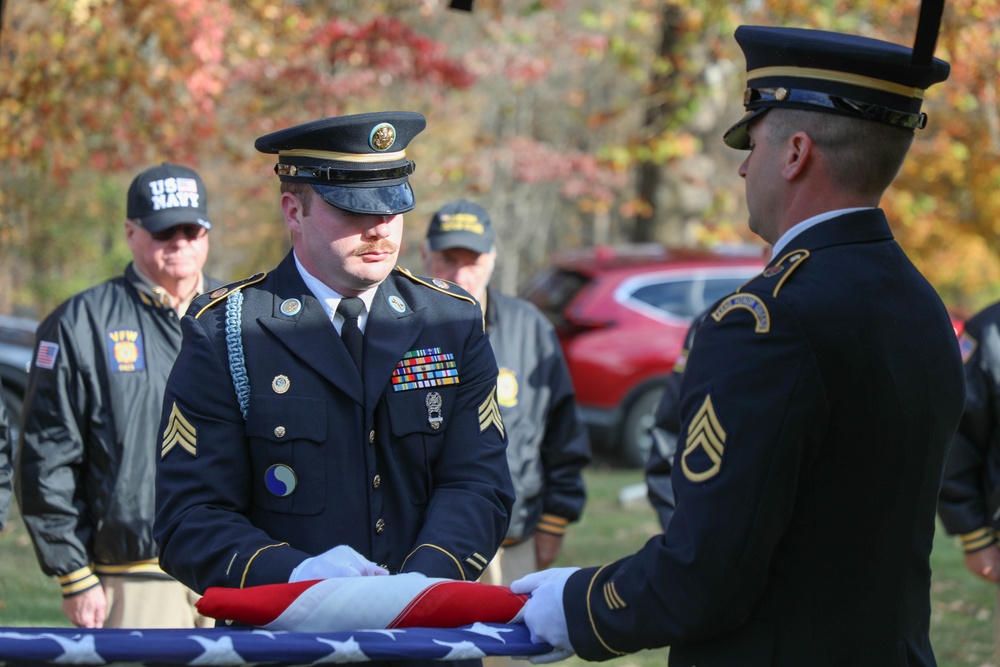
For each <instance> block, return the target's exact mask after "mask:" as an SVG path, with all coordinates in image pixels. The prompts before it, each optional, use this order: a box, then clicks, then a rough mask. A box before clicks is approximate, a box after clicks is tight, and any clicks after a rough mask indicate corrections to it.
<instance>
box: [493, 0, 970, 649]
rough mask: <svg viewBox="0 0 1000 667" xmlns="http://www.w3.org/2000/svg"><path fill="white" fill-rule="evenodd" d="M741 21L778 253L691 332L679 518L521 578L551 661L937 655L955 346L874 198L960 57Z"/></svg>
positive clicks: (957, 407) (735, 141)
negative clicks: (629, 547) (590, 561)
mask: <svg viewBox="0 0 1000 667" xmlns="http://www.w3.org/2000/svg"><path fill="white" fill-rule="evenodd" d="M922 14H924V12H922ZM924 20H926V15H925V17H924ZM924 27H927V26H926V24H924ZM933 28H934V30H933V31H927V32H930V34H931V35H934V36H936V34H937V25H936V23H935V24H934V26H933ZM927 32H925V31H918V34H920V35H923V36H926V34H927ZM736 40H737V42H738V43H739V44H740V46H741V47H742V49H743V52H744V54H745V55H746V59H747V70H748V74H747V78H748V89H747V91H746V94H745V96H744V104H745V106H746V108H747V113H746V114H745V115H744V117H743V118H742V119H741V120H740V121H739V122H737V123H736V124H735V125H734V126H733V127H732V128H730V130H729V131H728V132H727V134H726V136H725V141H726V143H727V144H728V145H729V146H731V147H733V148H737V149H744V150H746V149H749V151H750V152H749V155H748V156H747V158H746V160H745V161H744V162H743V164H742V165H741V166H740V168H739V174H740V175H741V176H742V177H743V178H744V180H745V182H746V190H747V192H746V195H747V207H748V209H749V227H750V229H751V231H753V232H754V233H756V234H757V235H758V236H760V237H761V238H763V239H764V241H766V242H768V243H771V244H773V245H774V259H773V260H772V261H771V262H770V263H769V264H768V266H767V267H766V268H765V269H764V271H763V272H762V273H761V274H760V276H758V277H757V278H755V279H753V280H751V281H750V282H749V283H747V284H746V285H744V286H743V287H741V288H740V289H739V290H738V291H737V292H736V293H734V294H733V295H731V296H729V297H726V298H724V299H722V300H721V301H720V302H719V303H718V304H717V305H716V306H715V307H714V308H713V309H712V312H711V313H710V314H709V316H708V317H706V318H705V320H704V322H703V323H702V325H701V327H700V329H699V330H698V334H697V336H696V337H695V341H694V345H693V346H692V348H691V352H690V355H689V357H688V361H687V367H686V369H685V371H684V382H683V384H682V386H681V397H680V440H679V442H678V443H677V450H678V455H677V457H676V459H675V462H676V464H677V465H676V467H675V470H674V474H673V475H672V477H671V481H672V483H673V487H674V494H675V497H676V508H675V510H674V515H673V518H672V519H671V520H670V526H669V529H668V530H667V532H666V533H664V534H662V535H658V536H656V537H653V538H652V539H651V540H650V541H649V542H647V543H646V545H645V546H644V547H643V548H642V549H640V550H639V551H638V552H637V553H636V554H634V555H632V556H628V557H626V558H623V559H621V560H619V561H617V562H614V563H609V564H607V565H604V566H602V567H588V568H583V569H577V568H550V569H549V570H545V571H543V572H539V573H535V574H531V575H528V576H527V577H525V578H524V579H521V580H518V581H515V582H514V583H513V584H512V585H511V589H512V590H513V591H514V592H516V593H530V594H531V598H530V599H529V600H528V601H527V603H526V605H525V607H524V619H525V622H526V624H527V626H528V628H529V630H530V631H531V635H532V637H533V639H535V640H536V641H543V642H547V643H549V644H551V645H552V646H553V647H555V650H556V653H554V654H550V655H549V658H553V657H560V656H564V655H567V654H569V653H571V652H574V651H575V652H576V653H578V654H579V655H580V656H581V657H582V658H584V659H588V660H603V659H608V658H611V657H614V656H618V655H623V654H626V653H631V652H634V651H638V650H640V649H644V648H654V647H660V646H666V645H669V646H670V657H669V662H670V664H671V665H677V666H680V665H685V666H686V665H701V666H707V665H732V666H734V667H735V666H737V665H738V666H740V667H756V666H763V665H768V666H776V665H788V666H799V665H810V666H814V667H827V666H829V667H833V666H837V667H841V666H843V665H854V666H864V667H867V666H871V667H875V666H877V667H889V666H899V667H903V666H907V667H913V666H914V665H922V666H928V665H934V664H936V662H935V658H934V652H933V650H932V648H931V644H930V638H929V629H930V584H931V571H930V565H929V558H930V552H931V546H932V543H933V537H934V521H935V506H936V502H937V495H938V489H939V486H940V482H941V473H942V469H943V465H944V457H945V453H946V451H947V447H948V443H949V442H950V441H951V438H952V436H953V434H954V432H955V428H956V427H957V425H958V421H959V418H960V416H961V412H962V406H963V403H964V395H965V391H964V384H963V379H962V365H961V358H960V355H959V351H958V345H957V343H956V337H955V333H954V330H953V329H952V326H951V322H950V319H949V317H948V313H947V311H946V310H945V307H944V304H942V303H941V299H940V298H939V297H938V295H937V293H936V292H935V291H934V288H933V287H932V286H931V285H930V284H929V283H928V282H927V280H926V279H924V277H923V276H922V275H921V274H920V273H919V272H918V271H917V269H916V268H915V267H914V266H913V264H912V263H911V262H910V261H909V259H908V258H907V257H906V255H905V253H904V252H903V250H902V249H901V248H900V247H899V245H898V244H897V243H896V241H895V240H894V239H893V236H892V232H891V231H890V228H889V225H888V223H887V221H886V217H885V215H884V213H883V211H882V210H881V209H879V208H878V204H879V201H880V199H881V196H882V194H883V192H884V191H885V189H886V188H887V187H888V186H889V184H890V183H891V182H892V180H893V179H894V178H895V175H896V173H897V172H898V170H899V168H900V165H901V164H902V162H903V160H904V158H905V156H906V153H907V151H908V149H909V146H910V144H911V142H912V140H913V136H914V132H913V130H914V128H917V127H922V126H923V125H924V123H925V122H926V116H925V115H924V114H922V113H921V112H920V104H921V100H922V97H923V91H924V89H926V88H927V87H928V86H930V85H931V84H934V83H937V82H940V81H943V80H944V79H945V78H947V75H948V72H949V66H948V64H947V63H945V62H943V61H941V60H937V59H934V58H932V55H931V52H932V51H933V39H932V40H930V45H928V44H927V41H926V40H924V39H921V40H920V41H918V45H919V46H920V49H919V50H918V52H917V53H914V50H912V49H909V48H906V47H903V46H898V45H896V44H891V43H888V42H883V41H880V40H875V39H868V38H863V37H856V36H852V35H843V34H837V33H830V32H824V31H816V30H805V29H795V28H772V27H755V26H741V27H739V28H738V29H737V30H736ZM924 60H926V64H923V61H924ZM914 61H915V62H916V63H917V64H914Z"/></svg>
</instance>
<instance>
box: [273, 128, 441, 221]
mask: <svg viewBox="0 0 1000 667" xmlns="http://www.w3.org/2000/svg"><path fill="white" fill-rule="evenodd" d="M426 125H427V121H426V120H425V119H424V117H423V116H422V115H421V114H418V113H413V112H409V111H385V112H379V113H364V114H356V115H351V116H335V117H332V118H323V119H320V120H316V121H312V122H309V123H304V124H302V125H296V126H294V127H289V128H287V129H284V130H278V131H277V132H272V133H271V134H267V135H264V136H263V137H260V138H259V139H257V141H256V142H255V143H254V147H255V148H256V149H257V150H258V151H260V152H262V153H272V154H273V153H277V154H278V163H277V164H276V165H275V166H274V171H275V173H276V174H278V178H280V179H281V180H282V181H284V182H295V183H308V184H309V185H310V186H312V189H313V190H315V191H316V194H318V195H319V196H320V197H322V198H323V200H324V201H326V202H327V203H328V204H330V205H331V206H336V207H337V208H339V209H343V210H345V211H350V212H352V213H360V214H365V215H394V214H397V213H405V212H406V211H410V210H412V209H413V207H414V205H415V203H416V201H415V198H414V195H413V189H412V188H411V187H410V183H409V177H410V174H412V173H413V171H414V169H415V168H416V165H415V164H414V163H413V161H412V160H408V159H407V158H406V146H407V145H408V144H409V143H410V141H411V140H412V139H413V137H415V136H417V135H418V134H420V132H421V131H422V130H423V129H424V127H425V126H426Z"/></svg>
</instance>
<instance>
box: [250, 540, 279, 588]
mask: <svg viewBox="0 0 1000 667" xmlns="http://www.w3.org/2000/svg"><path fill="white" fill-rule="evenodd" d="M287 546H288V542H279V543H278V544H269V545H267V546H266V547H261V548H260V549H257V551H256V552H254V555H253V556H250V560H248V561H247V566H246V567H245V568H243V576H242V577H241V578H240V588H243V587H244V586H246V583H247V574H249V573H250V565H251V563H253V559H254V558H256V557H257V556H259V555H260V552H262V551H264V550H266V549H273V548H274V547H287Z"/></svg>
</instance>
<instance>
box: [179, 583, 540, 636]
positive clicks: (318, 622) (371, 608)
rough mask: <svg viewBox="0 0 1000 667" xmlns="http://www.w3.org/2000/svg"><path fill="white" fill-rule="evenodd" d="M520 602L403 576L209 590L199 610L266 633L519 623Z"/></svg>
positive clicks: (501, 591)
mask: <svg viewBox="0 0 1000 667" xmlns="http://www.w3.org/2000/svg"><path fill="white" fill-rule="evenodd" d="M526 600H527V596H526V595H516V594H514V593H512V592H511V591H510V589H509V588H507V587H505V586H491V585H488V584H480V583H476V582H470V581H453V580H451V579H435V578H430V577H425V576H423V575H420V574H414V573H409V574H397V575H394V576H389V577H344V578H336V579H323V580H318V581H300V582H296V583H291V584H269V585H265V586H252V587H250V588H209V589H208V590H207V591H205V595H204V596H203V597H202V599H201V600H200V601H199V602H198V611H199V612H201V614H203V615H205V616H208V617H211V618H215V619H219V620H226V621H235V622H237V623H242V624H245V625H253V626H257V627H259V628H264V629H266V630H272V631H277V630H286V631H294V632H339V631H346V630H376V629H378V630H383V629H386V630H390V629H396V628H458V627H461V626H465V625H471V624H473V623H512V622H518V621H519V620H520V612H521V609H522V607H523V606H524V603H525V601H526Z"/></svg>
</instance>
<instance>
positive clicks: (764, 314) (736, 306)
mask: <svg viewBox="0 0 1000 667" xmlns="http://www.w3.org/2000/svg"><path fill="white" fill-rule="evenodd" d="M740 309H742V310H748V311H750V314H751V315H753V317H754V320H756V321H757V326H756V327H754V331H755V332H756V333H768V332H769V331H771V314H770V312H768V310H767V306H766V305H764V302H763V301H761V300H760V297H758V296H757V295H755V294H741V293H740V292H737V293H736V294H731V295H730V296H727V297H726V298H725V299H723V300H722V302H721V303H720V304H719V305H718V307H717V308H716V309H715V310H714V311H713V312H712V319H713V320H715V321H716V322H721V321H722V318H723V317H725V316H726V315H728V314H729V313H731V312H733V311H734V310H740Z"/></svg>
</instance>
